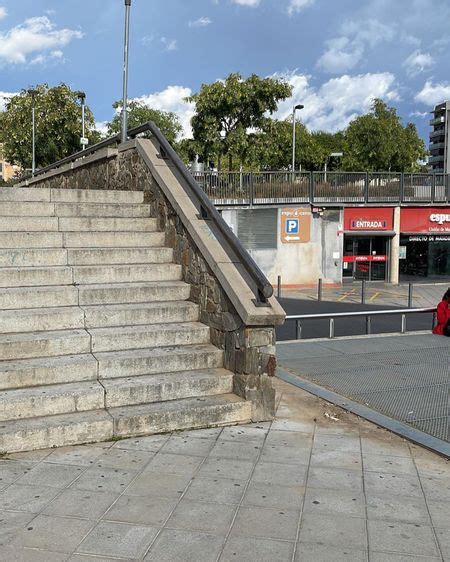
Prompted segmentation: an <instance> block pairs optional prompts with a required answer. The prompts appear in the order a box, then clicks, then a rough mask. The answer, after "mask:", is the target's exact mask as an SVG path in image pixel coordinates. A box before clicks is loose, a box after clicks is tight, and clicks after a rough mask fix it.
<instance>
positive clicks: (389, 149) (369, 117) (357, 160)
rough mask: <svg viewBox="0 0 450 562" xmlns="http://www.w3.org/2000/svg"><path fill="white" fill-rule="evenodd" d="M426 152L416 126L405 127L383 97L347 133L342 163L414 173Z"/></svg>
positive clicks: (370, 168) (355, 167)
mask: <svg viewBox="0 0 450 562" xmlns="http://www.w3.org/2000/svg"><path fill="white" fill-rule="evenodd" d="M425 154H426V150H425V144H424V142H423V140H422V139H421V138H420V137H419V135H418V133H417V129H416V127H415V125H413V124H412V123H408V124H407V125H406V127H404V126H403V124H402V122H401V119H400V117H399V116H398V115H397V111H396V110H395V109H394V108H392V107H388V106H387V105H386V103H385V102H383V101H382V100H380V99H376V100H374V102H373V105H372V108H371V111H370V112H369V113H367V114H365V115H361V116H360V117H357V118H356V119H354V120H353V121H352V122H351V123H350V124H349V126H348V128H347V130H346V131H345V133H344V159H343V166H344V168H345V169H347V170H364V171H365V170H367V171H384V170H386V171H395V172H414V171H417V170H418V169H419V165H418V164H417V162H418V160H419V159H423V158H424V157H425Z"/></svg>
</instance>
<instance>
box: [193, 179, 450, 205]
mask: <svg viewBox="0 0 450 562" xmlns="http://www.w3.org/2000/svg"><path fill="white" fill-rule="evenodd" d="M193 176H194V179H195V180H196V181H197V183H198V184H199V185H200V186H201V187H202V188H203V189H204V191H205V192H206V194H207V195H208V196H209V198H210V199H211V200H212V201H213V203H214V204H215V205H217V206H234V205H237V206H241V205H249V206H253V205H255V206H257V205H280V204H292V203H311V204H317V205H334V204H342V203H347V204H352V203H353V204H364V203H369V204H373V203H385V204H402V203H406V204H408V203H409V204H411V203H414V204H419V205H430V204H438V205H445V204H448V203H449V202H450V175H449V174H403V173H399V172H392V173H391V172H295V173H293V172H288V171H286V172H242V173H241V172H194V173H193Z"/></svg>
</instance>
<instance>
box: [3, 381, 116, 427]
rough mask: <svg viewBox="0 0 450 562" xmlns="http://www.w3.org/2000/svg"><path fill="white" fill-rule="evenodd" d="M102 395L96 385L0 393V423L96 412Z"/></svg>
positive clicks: (38, 388)
mask: <svg viewBox="0 0 450 562" xmlns="http://www.w3.org/2000/svg"><path fill="white" fill-rule="evenodd" d="M104 395H105V391H104V388H103V386H102V385H101V384H100V383H99V382H98V381H89V382H78V383H71V384H56V385H51V386H37V387H34V388H23V389H20V390H7V391H3V392H0V422H3V421H7V420H19V419H25V418H36V417H41V416H45V417H48V416H55V415H57V414H71V413H73V412H85V411H90V410H100V409H101V408H103V407H104Z"/></svg>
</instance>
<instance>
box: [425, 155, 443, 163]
mask: <svg viewBox="0 0 450 562" xmlns="http://www.w3.org/2000/svg"><path fill="white" fill-rule="evenodd" d="M437 162H442V164H444V155H443V154H438V155H437V156H430V157H429V159H428V163H429V164H436V163H437Z"/></svg>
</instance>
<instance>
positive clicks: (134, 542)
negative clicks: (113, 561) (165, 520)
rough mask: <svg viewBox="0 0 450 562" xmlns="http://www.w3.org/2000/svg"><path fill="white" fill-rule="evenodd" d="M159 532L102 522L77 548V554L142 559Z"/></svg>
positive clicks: (151, 529) (146, 528)
mask: <svg viewBox="0 0 450 562" xmlns="http://www.w3.org/2000/svg"><path fill="white" fill-rule="evenodd" d="M157 532H158V530H157V529H155V528H152V527H143V526H138V525H128V524H126V523H113V522H110V521H101V522H100V523H98V525H97V526H96V527H95V528H94V529H92V531H91V532H90V533H89V535H88V536H87V537H86V538H85V539H84V540H83V542H82V543H81V544H80V546H79V547H78V548H77V552H79V553H85V554H96V555H98V556H115V557H123V558H140V557H142V556H143V555H144V554H145V552H146V550H147V548H148V547H149V546H150V544H151V542H152V541H153V539H154V538H155V536H156V534H157Z"/></svg>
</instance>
